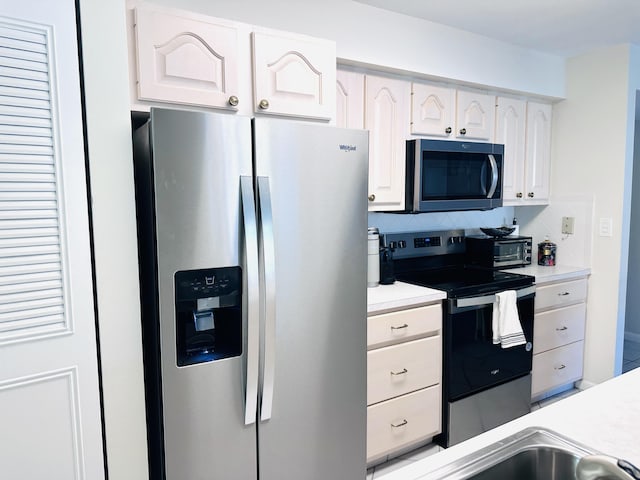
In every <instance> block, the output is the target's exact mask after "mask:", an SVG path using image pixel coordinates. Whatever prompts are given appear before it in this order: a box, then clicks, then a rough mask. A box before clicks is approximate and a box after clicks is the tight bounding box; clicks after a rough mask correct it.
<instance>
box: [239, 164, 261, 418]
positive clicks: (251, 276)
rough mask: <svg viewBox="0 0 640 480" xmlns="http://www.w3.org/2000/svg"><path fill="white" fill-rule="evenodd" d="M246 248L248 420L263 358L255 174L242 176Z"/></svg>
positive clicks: (255, 405)
mask: <svg viewBox="0 0 640 480" xmlns="http://www.w3.org/2000/svg"><path fill="white" fill-rule="evenodd" d="M240 194H241V197H242V219H243V222H244V248H245V258H246V266H245V269H246V276H247V292H246V295H247V363H246V368H247V371H246V385H245V411H244V424H245V425H251V424H252V423H254V422H255V421H256V412H257V410H258V374H259V372H258V370H259V368H258V366H259V362H260V296H259V295H260V273H259V263H258V230H257V222H256V208H255V201H254V196H253V177H247V176H241V177H240Z"/></svg>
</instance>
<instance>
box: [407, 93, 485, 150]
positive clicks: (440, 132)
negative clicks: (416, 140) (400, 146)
mask: <svg viewBox="0 0 640 480" xmlns="http://www.w3.org/2000/svg"><path fill="white" fill-rule="evenodd" d="M494 124H495V97H494V96H493V95H488V94H485V93H481V92H472V91H469V90H456V89H455V88H451V87H446V86H441V85H434V84H428V83H413V85H412V97H411V133H412V134H413V135H425V136H429V137H434V138H442V139H457V140H474V141H491V140H492V139H493V132H494Z"/></svg>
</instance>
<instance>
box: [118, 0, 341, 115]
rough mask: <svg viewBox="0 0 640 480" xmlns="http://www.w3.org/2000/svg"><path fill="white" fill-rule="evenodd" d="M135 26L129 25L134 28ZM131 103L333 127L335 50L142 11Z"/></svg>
mask: <svg viewBox="0 0 640 480" xmlns="http://www.w3.org/2000/svg"><path fill="white" fill-rule="evenodd" d="M130 22H131V20H130ZM132 24H133V25H132V32H131V39H130V56H131V58H132V60H131V61H130V64H131V66H132V70H133V71H135V73H136V76H135V78H133V79H132V82H133V83H135V85H136V88H135V92H134V93H133V95H134V98H133V102H134V103H138V104H137V105H135V107H136V108H139V107H142V108H148V107H149V106H151V105H154V104H157V102H163V103H172V104H177V105H192V106H199V107H205V108H217V109H224V110H227V111H232V112H235V111H237V112H240V113H243V114H245V115H251V114H253V113H258V114H267V115H280V116H291V117H298V118H309V119H319V120H333V118H334V116H335V108H336V106H335V103H336V98H335V90H334V88H333V86H334V85H335V78H336V47H335V42H332V41H328V40H323V39H318V38H313V37H308V36H306V35H296V34H291V33H287V32H281V31H277V30H271V29H264V28H260V27H254V26H252V25H247V24H243V23H239V22H231V21H227V20H223V19H217V18H213V17H208V16H205V15H199V14H195V13H191V12H186V11H180V10H174V9H165V8H161V7H151V6H149V5H144V4H140V5H138V6H136V7H135V8H134V10H133V21H132Z"/></svg>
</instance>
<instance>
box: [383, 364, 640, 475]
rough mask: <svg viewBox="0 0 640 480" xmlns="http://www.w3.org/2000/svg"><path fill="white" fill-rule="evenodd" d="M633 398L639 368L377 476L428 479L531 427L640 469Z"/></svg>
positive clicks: (639, 417)
mask: <svg viewBox="0 0 640 480" xmlns="http://www.w3.org/2000/svg"><path fill="white" fill-rule="evenodd" d="M638 392H640V368H638V369H635V370H632V371H630V372H628V373H625V374H624V375H621V376H619V377H616V378H613V379H611V380H608V381H606V382H604V383H601V384H599V385H596V386H595V387H592V388H590V389H588V390H585V391H583V392H580V393H577V394H575V395H573V396H571V397H568V398H565V399H563V400H560V401H558V402H556V403H553V404H551V405H548V406H546V407H544V408H541V409H540V410H536V411H534V412H532V413H530V414H528V415H525V416H524V417H520V418H518V419H516V420H513V421H511V422H509V423H507V424H505V425H501V426H500V427H496V428H494V429H493V430H490V431H488V432H485V433H483V434H481V435H478V436H477V437H474V438H472V439H470V440H467V441H466V442H462V443H460V444H458V445H455V446H453V447H451V448H448V449H446V450H443V451H441V452H439V453H436V454H435V455H432V456H431V457H428V458H425V459H423V460H419V461H416V462H414V463H412V464H410V465H407V466H406V467H403V468H401V469H398V470H395V471H392V472H389V473H388V474H386V475H382V476H381V477H379V480H415V479H424V480H427V479H428V478H429V477H428V475H427V474H428V473H429V472H432V471H433V470H435V469H436V468H439V467H442V466H444V465H447V464H449V463H450V462H453V461H455V460H457V459H459V458H461V457H463V456H465V455H468V454H470V453H472V452H474V451H476V450H478V449H480V448H483V447H486V446H488V445H491V444H492V443H495V442H497V441H499V440H501V439H503V438H505V437H508V436H509V435H512V434H514V433H516V432H519V431H520V430H523V429H525V428H527V427H532V426H538V427H546V428H548V429H550V430H554V431H556V432H558V433H559V434H561V435H564V436H565V437H568V438H570V439H571V440H574V441H576V442H578V443H581V444H583V445H585V446H587V447H589V448H590V449H593V450H595V451H599V452H601V453H605V454H608V455H612V456H614V457H617V458H623V459H625V460H628V461H630V462H631V463H633V464H635V465H640V441H639V440H638V427H640V397H639V395H638ZM376 480H378V477H377V476H376Z"/></svg>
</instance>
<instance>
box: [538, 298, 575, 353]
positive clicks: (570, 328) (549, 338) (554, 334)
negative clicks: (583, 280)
mask: <svg viewBox="0 0 640 480" xmlns="http://www.w3.org/2000/svg"><path fill="white" fill-rule="evenodd" d="M586 311H587V305H586V304H585V303H578V304H577V305H571V306H569V307H562V308H557V309H554V310H548V311H546V312H541V313H536V315H535V329H534V332H533V353H534V355H535V354H536V353H541V352H546V351H547V350H551V349H552V348H557V347H561V346H563V345H568V344H569V343H574V342H578V341H580V340H584V327H585V325H584V323H585V315H586Z"/></svg>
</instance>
